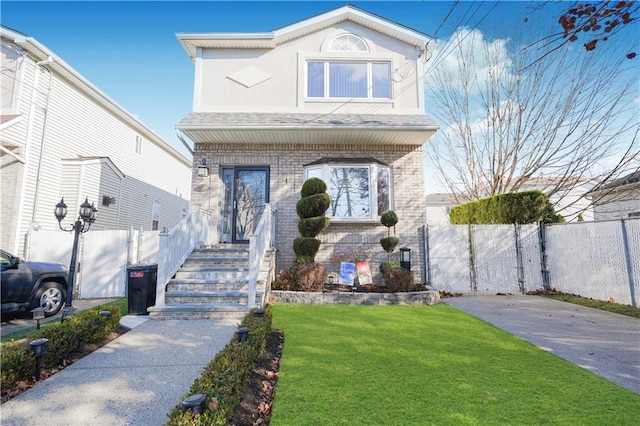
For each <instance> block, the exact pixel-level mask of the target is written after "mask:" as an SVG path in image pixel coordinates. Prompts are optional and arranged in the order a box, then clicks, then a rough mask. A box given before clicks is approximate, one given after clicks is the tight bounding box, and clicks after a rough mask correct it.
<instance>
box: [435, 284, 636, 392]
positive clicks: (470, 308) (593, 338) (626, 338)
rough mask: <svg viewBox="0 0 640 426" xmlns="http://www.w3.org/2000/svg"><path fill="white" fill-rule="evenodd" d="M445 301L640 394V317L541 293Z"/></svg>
mask: <svg viewBox="0 0 640 426" xmlns="http://www.w3.org/2000/svg"><path fill="white" fill-rule="evenodd" d="M443 301H444V302H445V303H447V304H449V305H451V306H454V307H456V308H458V309H460V310H461V311H463V312H466V313H468V314H470V315H473V316H474V317H476V318H479V319H481V320H483V321H485V322H487V323H489V324H492V325H494V326H496V327H498V328H500V329H502V330H504V331H506V332H508V333H510V334H513V335H515V336H518V337H520V338H522V339H524V340H526V341H528V342H530V343H532V344H534V345H536V346H538V347H540V348H541V349H544V350H545V351H548V352H551V353H553V354H555V355H557V356H559V357H560V358H564V359H565V360H567V361H569V362H572V363H574V364H576V365H578V366H580V367H582V368H585V369H587V370H589V371H591V372H593V373H595V374H597V375H599V376H602V377H604V378H605V379H607V380H610V381H612V382H614V383H616V384H618V385H620V386H623V387H625V388H627V389H629V390H631V391H633V392H635V393H637V394H640V319H637V318H632V317H628V316H625V315H619V314H614V313H611V312H605V311H601V310H598V309H593V308H587V307H584V306H579V305H574V304H572V303H567V302H561V301H558V300H553V299H549V298H545V297H540V296H462V297H451V298H446V299H443Z"/></svg>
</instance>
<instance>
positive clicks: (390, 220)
mask: <svg viewBox="0 0 640 426" xmlns="http://www.w3.org/2000/svg"><path fill="white" fill-rule="evenodd" d="M380 223H382V224H383V225H384V226H386V227H387V228H391V227H392V226H396V224H397V223H398V215H396V213H395V212H394V211H392V210H385V211H384V212H382V215H380Z"/></svg>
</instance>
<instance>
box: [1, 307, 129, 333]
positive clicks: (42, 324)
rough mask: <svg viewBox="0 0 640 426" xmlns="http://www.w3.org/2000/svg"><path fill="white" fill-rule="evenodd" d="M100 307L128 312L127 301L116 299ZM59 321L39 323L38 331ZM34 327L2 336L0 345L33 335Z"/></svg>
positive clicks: (123, 314) (35, 328) (123, 312)
mask: <svg viewBox="0 0 640 426" xmlns="http://www.w3.org/2000/svg"><path fill="white" fill-rule="evenodd" d="M100 306H117V307H119V308H120V312H121V315H122V316H125V315H127V313H128V312H129V306H128V304H127V299H126V298H125V299H116V300H114V301H113V302H108V303H104V304H102V305H100ZM58 321H59V320H58V319H55V320H53V321H48V322H41V323H40V329H43V328H47V327H50V326H51V325H53V324H55V323H57V322H58ZM33 323H34V325H33V327H29V328H24V329H22V330H19V331H16V332H15V333H10V334H7V335H5V336H2V338H1V339H0V344H2V343H6V342H11V341H12V340H20V339H22V338H24V337H27V336H29V335H31V334H33V333H35V332H36V330H37V326H36V325H35V324H36V322H35V321H34V322H33Z"/></svg>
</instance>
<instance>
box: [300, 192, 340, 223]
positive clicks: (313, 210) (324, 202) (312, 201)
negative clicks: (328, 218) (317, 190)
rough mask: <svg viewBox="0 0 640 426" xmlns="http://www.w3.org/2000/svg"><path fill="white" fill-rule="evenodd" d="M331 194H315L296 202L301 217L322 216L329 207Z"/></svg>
mask: <svg viewBox="0 0 640 426" xmlns="http://www.w3.org/2000/svg"><path fill="white" fill-rule="evenodd" d="M329 204H331V201H330V199H329V194H327V193H324V194H315V195H310V196H308V197H304V198H301V199H300V200H299V201H298V203H297V204H296V212H297V213H298V217H299V218H300V219H308V218H310V217H316V216H322V215H324V212H326V211H327V209H328V208H329Z"/></svg>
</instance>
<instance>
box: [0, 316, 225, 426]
mask: <svg viewBox="0 0 640 426" xmlns="http://www.w3.org/2000/svg"><path fill="white" fill-rule="evenodd" d="M125 318H128V320H127V319H125V320H124V321H123V322H127V321H129V322H130V323H131V322H132V320H133V322H135V320H136V318H130V317H125ZM143 318H146V317H143ZM236 328H237V321H235V320H219V321H213V320H191V321H174V320H166V321H146V322H144V323H142V324H139V325H137V326H136V327H135V328H133V329H132V330H131V331H129V332H128V333H126V334H124V335H123V336H120V337H119V338H117V339H115V340H113V341H112V342H110V343H108V344H106V345H105V346H103V347H102V348H100V349H98V350H97V351H95V352H93V353H92V354H90V355H88V356H86V357H84V358H82V359H80V360H79V361H77V362H76V363H74V364H72V365H70V366H69V367H67V368H65V369H64V370H62V371H60V372H58V373H57V374H54V375H53V376H51V377H50V378H48V379H47V380H44V381H42V382H41V383H40V384H38V385H37V386H35V387H33V388H31V389H29V390H28V391H26V392H24V393H23V394H21V395H19V396H17V397H16V398H13V399H12V400H10V401H7V402H6V403H4V404H3V405H2V406H1V407H0V410H1V424H2V425H3V426H5V425H7V426H18V425H25V426H27V425H29V426H38V425H43V426H44V425H47V426H62V425H83V426H84V425H162V424H164V423H165V422H166V420H167V413H168V412H169V411H171V409H173V407H175V405H176V404H178V403H179V402H180V401H181V397H182V396H183V395H184V393H185V392H187V391H188V390H189V388H190V387H191V384H192V383H193V381H194V380H195V379H196V378H197V377H198V376H199V375H200V372H201V370H202V368H203V367H204V366H205V365H206V364H208V363H209V361H210V360H211V359H213V357H214V356H215V354H216V353H217V352H219V351H220V350H221V349H222V348H223V347H224V346H225V345H226V344H227V343H229V341H230V340H231V339H232V338H233V334H234V333H235V331H236Z"/></svg>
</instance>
